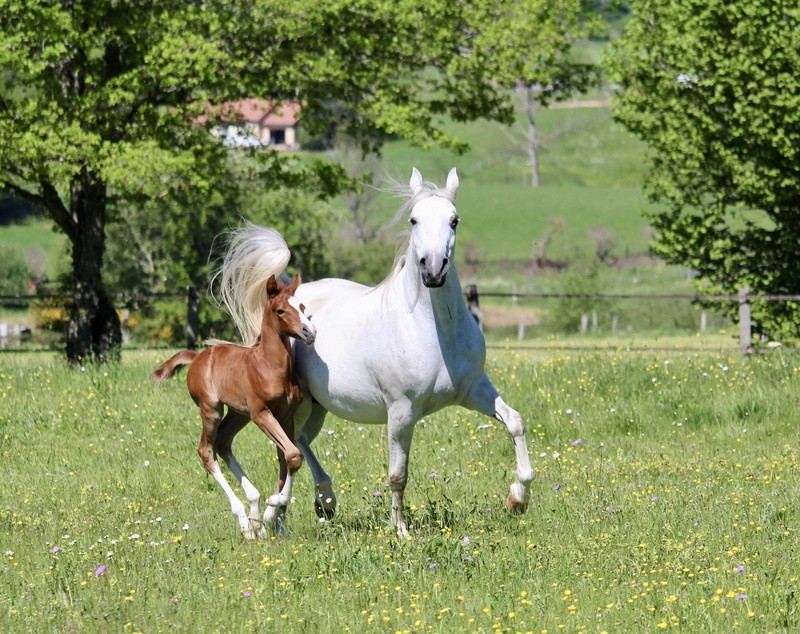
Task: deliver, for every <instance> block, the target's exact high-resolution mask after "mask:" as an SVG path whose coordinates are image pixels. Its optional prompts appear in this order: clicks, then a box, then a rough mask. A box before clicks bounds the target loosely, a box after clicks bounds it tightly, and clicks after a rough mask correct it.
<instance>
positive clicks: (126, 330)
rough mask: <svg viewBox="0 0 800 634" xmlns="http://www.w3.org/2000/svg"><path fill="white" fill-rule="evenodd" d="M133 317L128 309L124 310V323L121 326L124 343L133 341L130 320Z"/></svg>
mask: <svg viewBox="0 0 800 634" xmlns="http://www.w3.org/2000/svg"><path fill="white" fill-rule="evenodd" d="M130 317H131V311H130V310H128V309H127V308H123V309H122V323H121V324H120V326H121V328H122V343H129V342H130V340H131V327H130V323H129V321H128V320H129V319H130Z"/></svg>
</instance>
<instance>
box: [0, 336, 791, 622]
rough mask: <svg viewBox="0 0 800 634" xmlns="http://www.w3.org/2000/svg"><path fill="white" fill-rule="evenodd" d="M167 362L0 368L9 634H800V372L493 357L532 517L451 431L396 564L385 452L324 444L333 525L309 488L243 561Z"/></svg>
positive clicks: (717, 358)
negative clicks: (515, 418) (157, 377)
mask: <svg viewBox="0 0 800 634" xmlns="http://www.w3.org/2000/svg"><path fill="white" fill-rule="evenodd" d="M165 356H166V354H165V353H160V354H156V353H132V352H131V353H127V354H126V355H125V358H124V361H123V363H122V364H121V365H119V366H115V365H111V366H107V367H100V368H95V367H88V368H86V369H85V370H84V371H80V370H77V371H71V370H68V369H66V368H65V367H63V365H62V364H61V362H60V361H59V360H58V359H57V358H56V357H55V356H48V355H27V356H26V355H5V356H2V357H0V399H2V402H3V405H4V408H3V413H2V415H0V455H2V465H3V467H2V476H3V481H4V486H3V487H2V489H0V526H2V529H0V536H2V537H0V541H1V543H0V548H2V553H3V554H2V563H1V564H0V565H2V576H0V629H2V631H5V632H30V631H59V632H66V631H113V632H135V631H138V632H155V631H166V630H170V631H192V632H195V631H198V630H200V631H229V630H234V631H253V630H257V629H262V630H267V631H271V630H274V629H277V628H279V627H280V628H281V629H282V630H284V631H308V630H312V631H318V632H343V631H357V632H363V631H375V632H395V631H410V632H422V631H475V632H478V631H490V630H498V631H507V632H517V631H519V632H526V631H534V632H540V631H544V630H547V631H549V632H555V631H562V630H563V631H568V632H601V631H607V632H630V631H658V630H659V629H672V628H683V630H684V631H720V632H722V631H724V632H727V631H732V630H735V629H740V630H743V631H759V632H765V631H791V630H796V629H797V628H798V627H800V611H799V610H798V604H797V596H798V577H799V576H800V565H798V554H797V553H798V552H800V543H798V534H797V528H796V527H797V525H798V521H799V520H800V511H798V508H797V505H796V503H795V502H796V496H797V490H798V485H800V475H799V474H800V469H799V468H798V467H800V464H798V463H800V453H798V448H799V447H800V445H799V443H800V437H799V436H798V429H800V426H798V412H797V396H796V395H797V393H798V388H800V385H798V383H799V382H800V356H797V355H796V354H789V353H785V352H784V353H778V354H775V355H771V356H765V357H756V358H753V359H750V360H744V359H742V358H741V357H739V356H738V355H728V354H726V353H721V354H720V353H703V354H688V353H686V352H684V351H682V350H681V349H680V347H677V348H676V349H675V350H674V351H670V350H668V349H667V350H664V351H661V352H654V353H642V354H638V355H636V354H623V353H619V352H615V351H612V352H607V353H603V354H595V355H588V356H587V355H581V354H579V353H573V354H569V355H562V354H561V353H552V354H550V355H548V354H546V353H545V354H542V353H538V354H537V358H538V361H537V362H535V363H534V362H531V361H529V360H527V358H526V356H525V355H520V354H514V353H512V352H503V351H502V350H495V349H492V350H491V351H490V355H489V356H490V362H489V367H488V370H489V372H490V375H491V376H492V377H493V379H494V380H495V382H496V384H497V387H498V388H499V389H500V391H501V392H502V393H503V394H504V395H505V397H506V400H507V401H508V402H509V403H511V404H513V405H514V406H515V407H517V408H518V409H519V410H520V411H521V413H522V414H523V416H524V417H525V418H526V420H527V429H528V441H529V445H530V451H531V455H532V457H533V459H534V467H535V469H536V470H537V474H538V476H537V479H536V480H535V481H534V483H533V487H532V500H531V505H530V509H529V510H528V513H527V514H526V515H524V516H511V515H509V514H508V513H507V512H506V511H505V510H504V507H503V498H504V496H505V493H506V490H507V487H508V484H509V483H510V482H511V480H512V479H513V469H514V462H513V451H512V447H511V443H510V442H509V440H508V437H507V434H506V432H505V431H504V430H503V429H502V428H501V426H500V425H498V424H497V423H496V422H494V421H492V420H490V419H486V418H482V417H479V416H477V415H475V414H473V413H470V412H466V411H464V410H459V409H448V410H445V411H444V412H441V413H439V414H436V415H433V416H430V417H428V418H427V419H425V420H424V421H423V422H421V423H420V424H419V426H418V429H417V432H416V435H415V441H414V447H413V451H412V459H411V468H410V482H409V487H408V490H407V496H406V502H407V504H408V515H409V516H410V528H411V531H412V538H411V539H410V540H408V541H404V542H398V541H397V539H396V538H395V536H394V531H393V530H392V528H391V527H389V526H388V525H387V518H388V516H389V500H388V498H389V496H388V488H387V485H386V460H387V453H386V452H387V448H386V440H385V429H384V428H383V427H367V426H358V425H353V424H350V423H345V422H342V421H338V420H335V419H330V420H328V421H327V422H326V425H325V428H326V429H327V430H330V433H323V434H321V437H320V438H319V439H318V441H317V443H316V445H315V446H316V449H317V452H318V454H319V456H320V458H321V459H322V460H323V461H324V463H325V464H326V466H327V467H328V469H329V470H330V472H331V474H332V475H333V477H334V480H335V482H334V485H335V489H336V493H337V496H338V498H339V509H338V514H337V517H336V518H335V519H334V520H333V521H332V522H330V523H327V524H320V523H319V522H318V521H317V519H316V516H315V515H314V513H313V511H312V505H311V500H312V486H311V482H310V474H309V471H308V469H307V468H305V467H304V468H303V469H302V470H301V472H300V475H299V478H298V483H297V486H296V488H295V492H294V493H295V496H296V500H297V502H296V503H295V504H293V505H292V506H291V507H290V509H289V524H290V531H289V533H288V534H287V535H285V536H284V537H282V538H281V539H276V540H267V541H265V542H261V543H256V544H253V543H243V541H242V539H241V537H240V536H239V533H238V529H237V527H236V523H235V520H234V519H233V517H232V515H231V514H230V512H229V509H228V505H227V502H226V501H225V499H224V496H223V494H222V492H221V491H220V490H219V489H218V487H217V485H216V484H215V483H214V482H213V480H211V479H210V478H209V477H208V476H206V475H205V474H204V472H203V470H202V468H201V466H200V462H199V460H198V458H197V455H196V453H195V445H196V441H197V438H198V435H199V419H198V416H197V413H196V411H195V410H194V406H193V405H192V404H191V401H190V399H189V397H188V395H187V394H186V392H185V386H184V385H183V382H182V381H181V380H177V381H173V382H170V383H168V384H166V385H164V386H161V387H160V388H156V387H155V386H153V385H151V384H150V382H149V379H148V376H147V375H148V372H149V371H150V369H152V367H154V366H155V365H156V363H157V362H158V361H160V360H162V359H163V358H164V357H165ZM236 449H237V453H238V455H239V458H240V460H241V462H242V463H243V465H244V467H245V469H247V470H248V471H249V472H250V473H251V475H252V479H253V480H254V481H255V482H256V483H257V484H259V485H260V486H261V488H262V491H264V492H266V491H269V490H270V489H271V488H272V485H271V483H272V481H273V478H274V477H275V473H276V468H277V467H276V464H275V461H274V452H273V450H272V448H271V447H270V446H269V442H268V441H267V440H266V439H264V438H263V436H261V435H260V434H259V433H258V432H257V431H256V430H255V429H254V428H253V429H247V430H246V431H245V432H243V433H242V435H241V438H240V439H238V440H237V446H236Z"/></svg>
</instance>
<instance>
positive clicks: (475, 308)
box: [467, 284, 483, 332]
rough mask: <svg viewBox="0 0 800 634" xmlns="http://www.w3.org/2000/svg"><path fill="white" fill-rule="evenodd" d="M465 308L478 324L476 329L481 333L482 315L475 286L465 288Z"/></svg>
mask: <svg viewBox="0 0 800 634" xmlns="http://www.w3.org/2000/svg"><path fill="white" fill-rule="evenodd" d="M467 308H468V309H469V314H470V315H472V317H473V318H474V319H475V321H476V322H477V323H478V328H480V330H481V332H483V313H481V306H480V300H479V299H478V287H477V286H475V284H470V285H469V286H467Z"/></svg>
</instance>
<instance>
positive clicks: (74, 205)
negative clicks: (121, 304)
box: [66, 168, 122, 363]
mask: <svg viewBox="0 0 800 634" xmlns="http://www.w3.org/2000/svg"><path fill="white" fill-rule="evenodd" d="M106 204H107V202H106V190H105V184H104V183H103V182H102V181H101V180H99V179H97V178H95V177H94V175H93V174H91V173H90V172H89V171H88V170H87V169H86V168H84V169H83V170H82V171H81V173H80V174H79V175H78V176H76V178H75V179H74V180H73V182H72V185H71V188H70V212H71V215H72V217H73V219H74V221H75V228H76V231H75V232H74V233H73V234H72V235H71V236H70V237H71V239H72V284H73V291H72V292H73V296H72V300H73V302H72V307H71V313H70V320H69V325H68V328H67V349H66V352H67V361H69V362H70V363H82V362H84V361H85V360H92V361H99V362H106V361H110V360H113V359H118V358H119V353H120V346H121V343H122V329H121V326H120V321H119V316H118V315H117V312H116V310H115V309H114V305H113V303H112V302H111V298H109V296H108V294H107V293H106V290H105V287H104V286H103V279H102V270H103V255H104V252H105V239H106V235H105V216H106Z"/></svg>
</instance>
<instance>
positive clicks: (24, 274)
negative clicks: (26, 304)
mask: <svg viewBox="0 0 800 634" xmlns="http://www.w3.org/2000/svg"><path fill="white" fill-rule="evenodd" d="M0 262H2V263H3V274H2V275H0V295H24V294H26V293H27V292H28V283H29V282H30V281H31V279H32V278H33V274H32V273H31V270H30V267H28V264H27V263H26V262H25V257H24V256H23V255H22V253H20V251H19V250H18V249H15V248H14V247H9V246H4V245H3V246H0Z"/></svg>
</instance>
